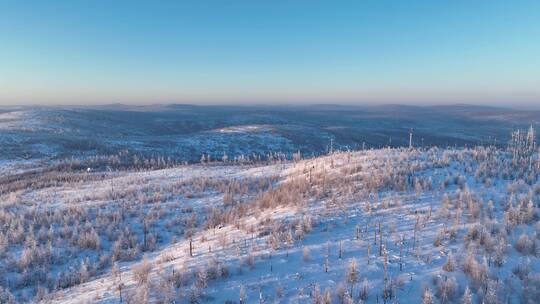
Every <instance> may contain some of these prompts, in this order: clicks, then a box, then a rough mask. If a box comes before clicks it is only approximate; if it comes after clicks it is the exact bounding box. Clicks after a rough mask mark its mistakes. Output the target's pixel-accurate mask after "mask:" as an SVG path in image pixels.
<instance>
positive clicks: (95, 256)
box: [0, 147, 540, 303]
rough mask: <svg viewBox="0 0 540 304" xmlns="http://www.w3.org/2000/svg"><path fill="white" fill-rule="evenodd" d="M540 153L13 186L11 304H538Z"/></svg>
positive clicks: (310, 162)
mask: <svg viewBox="0 0 540 304" xmlns="http://www.w3.org/2000/svg"><path fill="white" fill-rule="evenodd" d="M537 155H538V153H537V152H536V151H534V152H533V153H529V154H527V155H519V156H513V155H512V154H511V153H510V152H508V151H506V150H500V149H496V148H491V147H488V148H485V147H479V148H474V149H452V150H444V149H437V148H432V149H429V150H416V149H379V150H365V151H357V152H335V153H332V154H330V155H327V156H323V157H318V158H312V159H305V160H296V161H287V162H268V163H258V164H249V165H245V164H242V165H241V164H234V163H213V164H199V165H185V166H177V167H174V168H168V169H161V170H145V171H119V172H76V173H74V172H52V173H48V175H47V176H45V177H43V179H47V182H44V181H43V180H41V179H35V180H33V182H32V183H29V184H22V185H21V184H20V182H17V181H10V182H9V183H6V184H5V185H4V186H3V188H2V189H3V190H2V193H4V194H3V195H2V196H1V197H0V198H1V199H0V223H1V224H2V228H3V229H2V233H1V234H0V257H1V259H0V274H1V276H2V277H3V280H0V285H1V286H3V288H4V291H3V293H2V292H0V302H1V301H2V299H3V298H2V297H4V298H5V299H8V298H9V297H12V299H13V300H14V301H17V302H32V301H35V302H39V301H43V302H52V303H118V302H120V301H122V302H127V303H145V302H160V303H172V302H176V303H179V302H180V303H184V302H198V303H224V302H225V303H282V302H284V303H289V302H292V303H342V302H344V303H358V302H365V303H420V302H424V303H458V302H459V303H461V302H462V301H464V302H465V303H467V302H466V301H467V298H468V296H467V294H469V293H470V296H471V303H476V302H478V303H482V302H484V303H537V301H538V299H539V297H540V294H539V291H538V290H540V289H539V287H540V275H539V273H540V260H539V258H540V224H539V217H538V212H537V208H538V207H539V206H540V183H539V179H538V178H539V174H540V163H538V158H537ZM6 290H7V291H9V294H8V292H7V291H6Z"/></svg>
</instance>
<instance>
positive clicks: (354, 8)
mask: <svg viewBox="0 0 540 304" xmlns="http://www.w3.org/2000/svg"><path fill="white" fill-rule="evenodd" d="M113 102H122V103H165V102H181V103H210V104H215V103H321V102H324V103H419V104H440V103H445V104H448V103H476V104H510V105H513V104H523V105H534V104H540V1H397V0H396V1H381V0H379V1H360V0H357V1H315V0H311V1H256V0H251V1H217V0H216V1H204V0H199V1H145V2H143V1H77V0H71V1H3V0H0V104H103V103H113Z"/></svg>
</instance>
